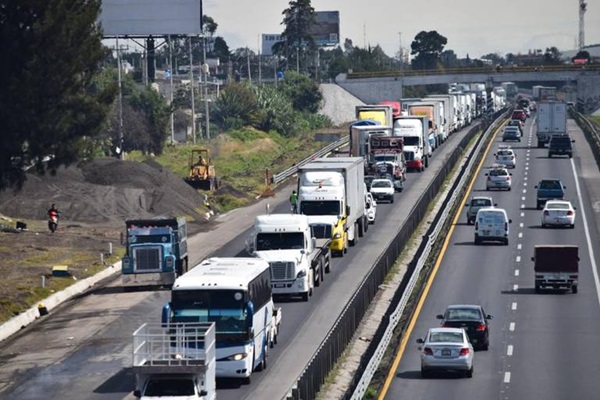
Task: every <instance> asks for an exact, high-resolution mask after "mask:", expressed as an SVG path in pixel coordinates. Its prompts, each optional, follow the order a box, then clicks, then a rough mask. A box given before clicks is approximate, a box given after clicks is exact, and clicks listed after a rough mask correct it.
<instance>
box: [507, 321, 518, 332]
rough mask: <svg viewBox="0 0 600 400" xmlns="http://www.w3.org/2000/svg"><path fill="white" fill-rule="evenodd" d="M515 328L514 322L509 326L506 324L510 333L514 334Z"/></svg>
mask: <svg viewBox="0 0 600 400" xmlns="http://www.w3.org/2000/svg"><path fill="white" fill-rule="evenodd" d="M515 326H516V324H515V323H514V322H511V323H510V324H508V330H509V331H511V332H514V331H515Z"/></svg>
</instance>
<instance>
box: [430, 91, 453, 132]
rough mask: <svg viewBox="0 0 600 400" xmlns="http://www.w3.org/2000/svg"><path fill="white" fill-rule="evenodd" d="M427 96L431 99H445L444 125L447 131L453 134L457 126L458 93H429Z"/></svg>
mask: <svg viewBox="0 0 600 400" xmlns="http://www.w3.org/2000/svg"><path fill="white" fill-rule="evenodd" d="M427 98H431V99H446V100H447V104H446V106H445V109H446V118H447V121H446V126H447V127H448V133H449V134H453V133H454V132H456V131H458V130H459V129H460V128H459V121H458V119H459V106H458V95H456V94H454V93H452V94H430V95H428V96H427Z"/></svg>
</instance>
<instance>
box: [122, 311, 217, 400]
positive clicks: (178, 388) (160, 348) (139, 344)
mask: <svg viewBox="0 0 600 400" xmlns="http://www.w3.org/2000/svg"><path fill="white" fill-rule="evenodd" d="M215 352H216V342H215V324H214V323H212V322H207V323H189V324H169V325H163V324H148V323H146V324H143V325H142V326H140V327H139V328H138V329H137V330H136V331H135V332H134V333H133V372H134V373H135V390H134V392H133V395H134V396H135V397H138V398H141V399H142V400H150V399H159V398H160V399H173V400H176V399H181V400H200V399H202V400H214V399H216V397H217V394H216V393H217V387H216V380H215V371H216V363H217V361H216V356H215Z"/></svg>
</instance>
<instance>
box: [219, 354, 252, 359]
mask: <svg viewBox="0 0 600 400" xmlns="http://www.w3.org/2000/svg"><path fill="white" fill-rule="evenodd" d="M246 357H248V353H237V354H232V355H230V356H228V357H224V358H220V359H218V360H217V361H240V360H243V359H244V358H246Z"/></svg>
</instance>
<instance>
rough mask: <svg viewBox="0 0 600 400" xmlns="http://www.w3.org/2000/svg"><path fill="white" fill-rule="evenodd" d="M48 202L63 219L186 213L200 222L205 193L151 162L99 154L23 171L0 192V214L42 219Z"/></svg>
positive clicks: (99, 219)
mask: <svg viewBox="0 0 600 400" xmlns="http://www.w3.org/2000/svg"><path fill="white" fill-rule="evenodd" d="M51 203H56V207H57V208H58V209H59V210H60V211H61V213H62V214H61V218H62V219H63V220H67V221H77V222H86V223H104V222H113V221H118V222H119V223H122V222H123V221H124V220H125V219H130V218H151V217H156V216H170V215H185V216H187V217H188V220H194V221H198V222H200V221H205V217H206V216H205V212H206V209H205V207H204V206H203V203H204V196H203V195H202V194H200V193H199V192H197V191H196V190H194V189H193V188H191V187H190V186H189V185H187V184H186V183H185V182H184V180H183V179H182V178H181V177H179V176H176V175H174V174H173V173H171V172H169V171H168V170H166V169H163V168H162V167H161V166H160V165H159V164H157V163H155V162H151V161H150V162H145V163H138V162H135V161H121V160H117V159H114V158H104V159H98V160H93V161H85V162H80V163H79V164H77V165H72V166H70V167H68V168H64V167H63V168H60V169H59V170H58V171H57V173H56V175H50V174H46V175H43V176H40V175H36V174H33V173H30V174H28V176H27V181H26V182H25V184H24V185H23V187H22V189H21V190H19V191H15V190H14V189H8V190H4V191H2V192H0V213H2V214H4V215H8V216H10V217H12V218H21V219H34V220H43V219H45V218H46V211H47V209H48V208H49V207H50V205H51Z"/></svg>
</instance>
